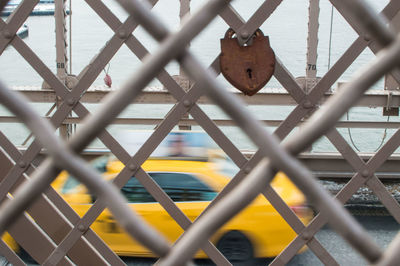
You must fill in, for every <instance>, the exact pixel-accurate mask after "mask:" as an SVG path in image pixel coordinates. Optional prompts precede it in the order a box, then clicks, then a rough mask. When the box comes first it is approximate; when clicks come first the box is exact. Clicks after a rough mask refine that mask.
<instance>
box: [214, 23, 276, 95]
mask: <svg viewBox="0 0 400 266" xmlns="http://www.w3.org/2000/svg"><path fill="white" fill-rule="evenodd" d="M234 33H235V32H234V31H233V30H232V29H228V31H227V32H226V33H225V37H224V38H223V39H221V54H220V57H219V61H220V67H221V72H222V74H223V75H224V77H225V78H226V79H227V80H228V81H229V82H230V83H231V84H232V85H233V86H234V87H236V88H237V89H238V90H240V91H242V92H243V93H244V94H246V95H249V96H251V95H254V94H255V93H257V92H258V91H259V90H260V89H262V88H263V87H264V86H265V84H267V82H268V81H269V80H270V79H271V77H272V75H273V74H274V70H275V54H274V51H273V50H272V48H271V46H270V44H269V38H268V36H264V34H263V33H262V31H261V30H257V31H256V33H255V35H254V36H253V38H252V40H251V44H249V45H244V46H241V45H239V42H238V40H237V38H232V36H233V34H234Z"/></svg>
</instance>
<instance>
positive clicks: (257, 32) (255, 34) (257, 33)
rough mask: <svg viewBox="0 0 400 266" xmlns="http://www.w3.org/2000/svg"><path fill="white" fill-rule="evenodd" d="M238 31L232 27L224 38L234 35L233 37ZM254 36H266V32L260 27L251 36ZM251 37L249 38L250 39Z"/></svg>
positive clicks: (230, 37)
mask: <svg viewBox="0 0 400 266" xmlns="http://www.w3.org/2000/svg"><path fill="white" fill-rule="evenodd" d="M235 33H236V32H235V31H234V30H233V29H232V28H229V29H228V30H227V31H226V32H225V36H224V38H225V39H232V37H233V35H234V34H235ZM253 36H257V37H258V36H264V33H263V32H262V31H261V30H260V29H257V30H256V31H255V32H254V33H253V34H252V35H251V37H250V38H252V37H253ZM250 38H249V39H250Z"/></svg>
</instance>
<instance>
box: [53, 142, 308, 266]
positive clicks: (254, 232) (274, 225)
mask: <svg viewBox="0 0 400 266" xmlns="http://www.w3.org/2000/svg"><path fill="white" fill-rule="evenodd" d="M176 140H177V138H176V136H175V137H174V138H173V141H176ZM179 141H180V140H179ZM168 144H169V145H170V147H171V145H172V141H171V140H170V141H169V142H168ZM173 145H174V147H173V153H174V155H171V156H152V157H151V158H149V159H148V160H146V161H145V162H144V164H143V165H142V168H143V169H144V170H145V171H146V172H147V173H148V175H149V176H150V177H151V178H152V179H153V180H154V181H155V182H156V183H157V184H158V185H159V186H160V187H161V188H162V189H163V190H164V191H165V193H166V194H167V195H168V196H169V197H170V198H171V199H172V200H173V201H174V202H175V203H176V205H177V206H178V207H179V208H180V210H181V211H182V212H183V213H184V214H185V215H186V216H187V217H188V218H189V219H190V220H192V221H194V220H195V219H196V217H198V216H199V215H200V214H201V212H202V211H203V210H204V209H205V208H206V207H207V206H208V204H210V202H211V201H212V200H213V199H214V198H215V197H216V196H217V194H218V193H219V192H220V191H221V190H222V189H223V188H224V187H225V186H226V185H227V184H228V182H229V181H230V180H231V179H232V177H233V175H234V173H235V171H236V170H237V169H235V167H234V166H233V163H232V162H230V161H229V160H226V159H224V158H223V157H221V156H215V154H216V153H215V152H214V153H211V154H214V155H210V152H209V151H210V150H208V156H204V157H200V156H198V153H196V152H195V151H192V152H191V153H192V154H196V156H187V154H186V155H183V153H182V151H180V152H179V154H178V153H177V152H176V151H177V146H176V143H174V144H173ZM187 146H188V145H187V143H186V146H185V147H186V148H187ZM180 148H181V147H179V148H178V149H180ZM169 151H172V150H169ZM186 152H187V149H186ZM92 165H93V167H94V168H96V169H97V170H98V171H100V172H102V173H103V176H104V178H106V179H109V180H112V179H113V178H114V177H116V176H117V175H118V173H119V172H120V171H121V170H122V169H123V167H124V165H123V164H122V163H121V162H120V161H119V160H117V159H116V158H115V157H113V156H103V157H100V158H98V159H96V160H95V161H93V162H92ZM53 185H54V187H55V188H56V189H57V190H58V191H59V192H60V193H61V195H62V196H63V198H64V199H65V200H66V201H67V202H68V203H69V204H71V206H72V208H73V209H74V210H75V211H76V212H77V213H78V214H79V215H80V216H83V215H84V214H85V213H86V212H87V210H88V209H89V208H90V207H91V205H92V204H93V203H94V201H95V200H96V197H95V196H93V195H91V194H90V193H89V192H88V190H87V189H86V187H85V186H84V185H82V184H80V183H79V182H78V181H77V180H76V179H75V178H73V177H72V176H69V175H68V173H67V172H63V173H61V174H60V176H59V177H58V179H57V180H56V181H55V183H53ZM272 187H273V188H274V189H275V190H276V192H277V193H278V194H279V195H280V196H281V197H282V199H283V200H284V201H285V202H286V203H287V204H288V206H289V207H291V209H292V210H293V211H294V212H295V213H296V214H297V215H298V217H299V218H300V220H301V221H302V222H303V223H305V224H307V223H308V222H309V221H310V219H311V218H312V213H311V211H310V210H309V209H308V208H307V207H305V197H304V195H303V194H302V193H301V192H300V191H299V190H298V189H297V188H296V187H295V186H294V185H293V184H292V183H291V182H290V180H289V179H288V178H287V177H286V176H285V175H284V174H283V173H278V174H277V175H276V176H275V178H274V179H273V182H272ZM121 193H122V194H123V195H124V196H125V197H126V199H127V201H128V203H129V205H130V207H131V208H132V209H133V210H134V211H135V212H136V213H138V214H139V215H141V216H142V217H143V218H144V220H146V221H147V222H148V223H149V224H150V225H152V226H153V227H154V228H156V229H157V230H158V231H159V232H160V233H161V234H163V235H164V236H165V237H166V238H167V239H169V240H170V241H171V242H172V243H173V242H174V241H176V240H177V239H178V238H179V236H180V235H181V234H182V233H183V229H182V228H181V227H180V226H179V225H178V224H177V223H176V222H175V220H174V219H173V218H171V216H170V215H169V214H168V213H167V212H166V211H165V210H164V208H163V207H162V206H161V205H160V204H159V203H158V202H156V200H155V199H154V198H153V197H152V196H151V195H150V193H148V192H147V190H146V189H145V188H144V187H143V186H142V184H141V183H140V182H139V181H138V180H137V179H136V178H135V177H134V176H132V177H131V178H130V179H129V181H128V182H127V183H126V184H125V185H124V186H123V187H122V189H121ZM91 228H92V229H93V230H94V231H95V232H96V233H97V234H98V235H99V236H100V237H101V238H102V239H103V240H104V241H105V242H106V243H107V244H108V245H109V246H110V248H111V249H112V250H113V251H115V252H116V253H117V254H118V255H120V256H134V257H154V254H152V253H151V252H150V251H149V250H148V249H146V248H145V247H143V246H142V245H140V244H139V243H137V242H136V241H134V240H132V239H131V237H130V236H129V235H128V234H126V233H125V232H124V231H123V230H122V229H121V228H120V227H119V226H118V223H117V222H116V221H115V220H114V219H113V217H112V215H111V214H110V212H109V211H108V210H105V211H104V212H103V213H102V214H101V215H100V216H99V217H98V218H97V220H96V221H95V222H94V223H93V224H92V226H91ZM295 236H296V233H295V232H294V231H293V230H292V229H291V227H290V226H289V225H288V224H287V222H286V221H285V220H284V219H283V218H282V217H281V216H280V215H279V214H278V212H277V211H276V210H275V209H274V207H272V205H271V204H270V203H269V202H268V201H267V200H266V199H265V198H264V197H263V196H261V195H260V196H258V197H257V198H256V199H255V200H254V201H253V202H252V203H251V204H250V205H249V206H248V207H247V208H246V209H244V210H243V211H241V212H240V213H239V214H237V215H236V216H235V217H234V218H233V219H232V220H230V221H229V222H228V223H226V224H225V225H224V226H223V227H222V228H220V229H219V230H218V232H217V233H216V234H215V235H214V236H213V237H212V239H210V240H211V241H212V242H213V243H214V244H215V245H216V247H217V248H218V249H219V250H220V251H221V252H222V253H223V254H224V255H225V256H226V257H227V258H228V259H229V260H230V261H245V262H246V261H250V260H252V259H253V258H255V257H274V256H276V255H278V254H279V253H280V252H281V251H282V250H283V249H284V248H285V247H286V246H287V245H288V244H289V243H290V242H291V241H292V240H293V238H294V237H295ZM196 257H197V258H205V257H206V254H205V253H204V252H202V251H199V252H198V253H197V254H196Z"/></svg>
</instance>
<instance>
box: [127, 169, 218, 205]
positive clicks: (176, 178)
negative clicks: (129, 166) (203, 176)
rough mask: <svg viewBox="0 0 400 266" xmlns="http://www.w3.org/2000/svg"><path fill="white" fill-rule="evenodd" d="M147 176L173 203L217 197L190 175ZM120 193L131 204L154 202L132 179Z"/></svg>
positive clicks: (157, 174)
mask: <svg viewBox="0 0 400 266" xmlns="http://www.w3.org/2000/svg"><path fill="white" fill-rule="evenodd" d="M149 175H150V176H151V177H152V178H153V179H154V181H155V182H156V183H157V184H158V185H159V186H160V187H161V188H162V189H163V190H164V191H165V193H167V194H168V196H169V197H170V198H171V199H172V200H173V201H175V202H181V201H210V200H212V199H213V198H214V197H215V196H216V195H217V192H215V191H213V190H212V189H211V188H210V187H208V186H207V185H206V184H204V183H203V182H201V181H200V180H199V179H198V178H196V177H195V176H192V175H190V174H184V173H149ZM121 192H122V194H123V195H125V197H126V198H127V200H128V201H129V202H132V203H144V202H156V201H155V200H154V198H153V197H152V196H151V195H150V194H149V193H148V192H147V190H146V189H145V188H144V187H143V186H142V185H141V184H140V182H139V181H138V180H137V179H136V178H134V177H132V178H131V179H130V180H129V181H128V182H127V184H126V185H125V186H124V187H123V188H122V189H121Z"/></svg>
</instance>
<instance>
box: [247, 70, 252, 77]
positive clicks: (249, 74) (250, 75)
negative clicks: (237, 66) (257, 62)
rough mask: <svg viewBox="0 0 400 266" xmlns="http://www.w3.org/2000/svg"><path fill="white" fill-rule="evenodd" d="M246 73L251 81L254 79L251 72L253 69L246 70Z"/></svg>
mask: <svg viewBox="0 0 400 266" xmlns="http://www.w3.org/2000/svg"><path fill="white" fill-rule="evenodd" d="M246 72H247V75H248V76H249V78H250V79H251V78H252V74H251V72H252V70H251V68H248V69H246Z"/></svg>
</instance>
